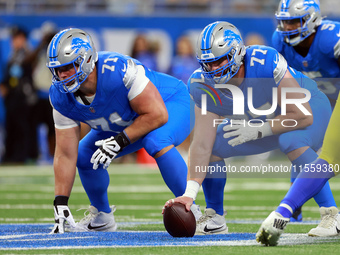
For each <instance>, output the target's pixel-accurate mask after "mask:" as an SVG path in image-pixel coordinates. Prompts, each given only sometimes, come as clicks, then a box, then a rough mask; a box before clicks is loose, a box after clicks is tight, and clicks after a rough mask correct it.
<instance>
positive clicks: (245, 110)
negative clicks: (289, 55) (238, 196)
mask: <svg viewBox="0 0 340 255" xmlns="http://www.w3.org/2000/svg"><path fill="white" fill-rule="evenodd" d="M196 51H197V59H198V61H199V63H200V64H201V68H200V69H197V70H196V71H195V72H194V73H193V74H192V76H191V78H190V80H189V85H190V94H191V96H192V98H193V100H194V101H195V127H194V136H193V141H192V144H191V147H190V160H189V173H190V176H189V179H188V182H187V188H186V191H185V193H184V194H183V196H181V197H178V198H175V199H172V200H169V201H167V202H166V203H165V207H167V206H168V205H169V204H171V203H173V202H180V203H183V204H185V205H186V207H187V209H189V208H190V206H191V204H192V203H193V201H194V200H195V198H196V195H197V192H198V190H199V187H200V186H201V185H202V187H203V191H204V195H205V200H206V204H207V209H206V210H205V214H204V215H203V216H202V218H201V219H200V220H199V221H198V224H197V229H196V234H211V233H226V232H227V231H228V228H227V226H226V222H225V218H224V211H223V195H224V187H225V184H226V175H225V172H226V171H222V172H221V171H220V172H219V173H217V171H215V173H214V174H211V172H209V175H208V174H207V170H206V169H209V168H210V169H214V170H218V169H223V167H225V162H224V159H226V158H229V157H234V156H245V155H253V154H259V153H263V152H267V151H271V150H273V149H276V148H279V149H280V150H281V151H282V152H284V153H285V154H286V155H287V157H288V158H289V160H290V161H291V162H292V171H294V170H295V169H296V168H299V167H301V166H303V165H304V164H306V163H310V162H311V161H313V160H314V159H316V158H317V154H316V151H317V150H318V149H319V148H320V147H321V145H322V140H323V136H324V133H325V131H326V128H327V124H328V122H329V118H330V115H331V106H330V103H329V100H328V99H327V97H326V96H325V94H324V93H322V92H321V91H320V90H319V89H318V88H317V85H316V83H315V82H314V81H313V80H312V79H310V78H308V77H306V76H305V75H303V74H302V73H301V72H298V71H296V70H295V69H293V68H291V67H289V66H288V65H287V62H286V60H285V59H284V57H283V56H282V55H281V54H280V53H279V52H277V51H276V50H275V49H274V48H271V47H267V46H259V45H253V46H249V47H245V46H244V43H243V40H242V37H241V34H240V32H239V31H238V29H237V28H236V27H235V26H234V25H232V24H230V23H228V22H221V21H218V22H215V23H212V24H210V25H208V26H206V27H205V28H204V29H203V31H202V33H201V35H200V37H199V39H198V43H197V49H196ZM287 91H290V93H287ZM301 92H302V93H301ZM207 94H208V95H210V94H211V96H207ZM308 94H309V96H310V97H307V95H308ZM282 95H286V98H282ZM215 98H216V99H215ZM278 98H279V99H278ZM245 99H248V104H247V103H246V101H247V100H245ZM287 100H288V101H289V102H290V103H289V104H286V103H287ZM276 106H278V107H276ZM273 107H274V108H273ZM223 118H225V119H223ZM236 118H237V119H239V120H238V121H235V119H236ZM221 119H223V121H220V120H221ZM233 119H234V120H233ZM216 120H218V121H216ZM313 120H317V121H313ZM216 123H222V124H220V125H216ZM256 123H257V124H256ZM207 175H208V176H207ZM214 175H216V176H214ZM206 177H209V178H206ZM214 177H216V178H214ZM326 188H328V189H329V186H327V187H326ZM325 203H326V202H325ZM327 206H328V207H330V206H335V201H334V199H333V198H331V199H328V201H327Z"/></svg>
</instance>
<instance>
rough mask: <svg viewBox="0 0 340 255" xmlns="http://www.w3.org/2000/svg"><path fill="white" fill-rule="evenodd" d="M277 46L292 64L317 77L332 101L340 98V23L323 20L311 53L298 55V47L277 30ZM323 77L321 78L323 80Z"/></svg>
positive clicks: (275, 40)
mask: <svg viewBox="0 0 340 255" xmlns="http://www.w3.org/2000/svg"><path fill="white" fill-rule="evenodd" d="M272 41H273V46H274V47H275V48H276V49H277V50H278V51H279V52H280V53H281V54H282V55H283V56H284V57H285V58H286V60H287V62H288V64H289V66H291V67H293V68H295V69H297V70H299V71H301V72H303V73H304V74H305V75H307V76H308V77H310V78H312V79H315V80H316V81H317V83H318V86H319V88H320V90H321V91H322V92H324V93H325V94H326V95H327V96H328V98H330V99H331V100H336V99H337V97H338V94H339V90H340V82H337V80H335V79H329V80H326V79H325V78H339V77H340V67H339V65H338V59H339V56H340V23H338V22H334V21H329V20H323V21H322V23H321V25H320V26H318V27H317V29H316V33H315V38H314V40H313V43H312V45H311V47H310V49H309V52H308V54H307V56H305V57H303V56H301V55H300V54H298V53H297V52H296V51H295V49H294V47H292V46H289V45H288V44H287V43H285V42H284V40H283V37H282V35H281V34H280V33H279V32H277V31H275V32H274V34H273V38H272ZM320 78H321V79H320Z"/></svg>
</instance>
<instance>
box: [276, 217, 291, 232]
mask: <svg viewBox="0 0 340 255" xmlns="http://www.w3.org/2000/svg"><path fill="white" fill-rule="evenodd" d="M287 223H288V221H286V220H281V219H275V220H274V224H273V227H274V228H277V229H281V230H283V229H284V228H285V227H286V225H287Z"/></svg>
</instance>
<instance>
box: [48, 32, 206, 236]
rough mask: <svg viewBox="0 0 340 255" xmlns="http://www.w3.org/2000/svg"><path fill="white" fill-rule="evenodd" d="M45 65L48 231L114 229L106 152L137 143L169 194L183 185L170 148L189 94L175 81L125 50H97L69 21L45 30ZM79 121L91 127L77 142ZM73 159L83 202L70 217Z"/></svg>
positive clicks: (128, 149) (186, 129) (184, 124)
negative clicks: (50, 151) (50, 33)
mask: <svg viewBox="0 0 340 255" xmlns="http://www.w3.org/2000/svg"><path fill="white" fill-rule="evenodd" d="M47 66H48V68H49V69H50V70H51V72H52V74H53V79H52V86H51V88H50V101H51V104H52V106H53V116H54V121H55V128H56V151H55V157H54V173H55V200H54V213H55V226H54V228H53V230H52V232H51V233H63V232H64V231H65V228H64V226H65V223H66V222H68V223H69V225H70V231H115V230H116V229H117V224H116V222H115V219H114V215H113V212H114V211H115V206H111V207H110V205H109V201H108V194H107V189H108V186H109V182H110V179H109V174H108V172H107V170H106V169H107V167H108V166H109V165H110V163H111V161H112V160H113V159H114V158H117V157H120V156H123V155H126V154H128V153H132V152H134V151H137V150H139V149H141V148H143V147H144V148H145V149H146V151H147V152H148V153H149V154H150V155H151V156H153V157H154V158H155V159H156V162H157V164H158V167H159V169H160V172H161V174H162V177H163V179H164V181H165V183H166V185H167V186H168V187H169V189H170V190H171V191H172V192H173V194H174V195H176V196H180V195H182V194H183V193H184V191H185V187H186V180H187V166H186V163H185V161H184V160H183V158H182V157H181V155H180V154H179V153H178V151H177V149H176V148H175V146H177V145H179V144H180V143H181V142H182V141H184V140H185V138H186V137H187V136H188V135H189V133H190V123H189V122H190V96H189V93H188V89H187V86H186V85H185V84H184V83H183V82H182V81H180V80H178V79H176V78H173V77H171V76H168V75H165V74H162V73H158V72H155V71H152V70H150V69H148V68H145V67H144V66H143V65H142V64H141V63H140V62H139V61H137V60H135V59H133V58H131V57H128V56H125V55H122V54H119V53H116V52H97V51H96V49H95V46H94V44H93V41H92V39H91V37H90V35H89V34H88V33H86V32H85V31H83V30H80V29H74V28H71V29H66V30H63V31H61V32H59V33H58V34H56V35H55V36H54V37H53V39H52V40H51V42H50V45H49V47H48V49H47ZM81 122H84V123H87V124H88V125H89V126H90V127H91V131H90V132H89V133H88V134H87V135H86V136H85V137H84V138H83V139H82V140H81V141H80V142H79V134H80V123H81ZM76 167H77V168H78V172H79V176H80V179H81V182H82V185H83V186H84V189H85V191H86V193H87V195H88V197H89V200H90V203H91V205H90V207H89V209H88V210H89V214H88V215H87V216H86V217H85V218H84V219H82V220H81V221H80V222H79V223H77V224H76V223H75V222H74V219H73V217H72V214H71V211H70V210H69V207H68V199H69V197H70V194H71V190H72V186H73V182H74V179H75V174H76ZM196 209H198V208H197V207H196ZM199 212H200V211H199ZM199 212H198V210H197V213H199ZM195 213H196V211H195Z"/></svg>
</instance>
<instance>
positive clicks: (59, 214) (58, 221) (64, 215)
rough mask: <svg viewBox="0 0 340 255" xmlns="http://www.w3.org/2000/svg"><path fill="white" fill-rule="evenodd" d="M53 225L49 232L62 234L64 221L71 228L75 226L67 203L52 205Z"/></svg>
mask: <svg viewBox="0 0 340 255" xmlns="http://www.w3.org/2000/svg"><path fill="white" fill-rule="evenodd" d="M54 221H55V224H54V227H53V229H52V231H51V232H50V234H58V233H60V234H63V233H64V232H65V223H66V222H67V223H68V224H69V225H70V227H71V228H75V227H76V223H75V222H74V219H73V216H72V214H71V211H70V209H69V208H68V206H67V205H56V206H54Z"/></svg>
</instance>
